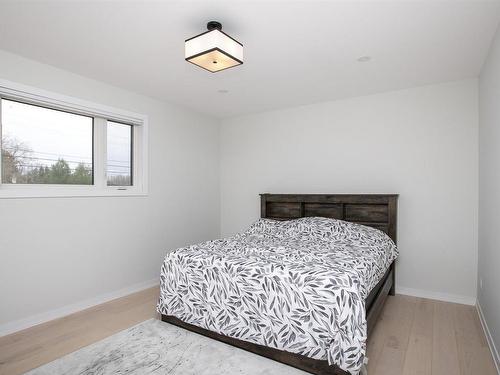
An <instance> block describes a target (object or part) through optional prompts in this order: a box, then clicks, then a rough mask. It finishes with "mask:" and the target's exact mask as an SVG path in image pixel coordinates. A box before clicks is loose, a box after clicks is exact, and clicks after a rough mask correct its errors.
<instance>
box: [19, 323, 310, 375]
mask: <svg viewBox="0 0 500 375" xmlns="http://www.w3.org/2000/svg"><path fill="white" fill-rule="evenodd" d="M27 374H29V375H49V374H50V375H63V374H64V375H66V374H70V375H115V374H129V375H139V374H140V375H147V374H155V375H160V374H161V375H167V374H168V375H181V374H182V375H214V374H217V375H236V374H237V375H304V374H306V373H305V372H303V371H300V370H297V369H294V368H293V367H289V366H286V365H283V364H281V363H278V362H275V361H272V360H270V359H267V358H264V357H260V356H258V355H255V354H252V353H249V352H247V351H244V350H241V349H238V348H235V347H233V346H230V345H227V344H224V343H221V342H219V341H215V340H212V339H209V338H207V337H205V336H201V335H198V334H196V333H193V332H189V331H187V330H184V329H182V328H179V327H176V326H173V325H171V324H168V323H163V322H161V321H159V320H156V319H150V320H147V321H145V322H143V323H141V324H138V325H136V326H134V327H131V328H129V329H127V330H125V331H122V332H119V333H117V334H115V335H113V336H110V337H108V338H106V339H104V340H102V341H99V342H97V343H95V344H92V345H90V346H87V347H85V348H82V349H80V350H78V351H76V352H73V353H71V354H68V355H66V356H65V357H62V358H60V359H57V360H55V361H53V362H50V363H48V364H46V365H43V366H41V367H38V368H36V369H34V370H32V371H30V372H28V373H27Z"/></svg>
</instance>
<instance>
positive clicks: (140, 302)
mask: <svg viewBox="0 0 500 375" xmlns="http://www.w3.org/2000/svg"><path fill="white" fill-rule="evenodd" d="M157 296H158V288H151V289H147V290H145V291H142V292H139V293H135V294H132V295H130V296H127V297H123V298H120V299H117V300H114V301H111V302H108V303H105V304H102V305H99V306H96V307H93V308H90V309H87V310H84V311H81V312H78V313H76V314H72V315H69V316H67V317H64V318H61V319H56V320H54V321H51V322H48V323H45V324H41V325H39V326H36V327H33V328H29V329H27V330H24V331H21V332H17V333H14V334H12V335H9V336H4V337H0V374H1V375H16V374H22V373H24V372H26V371H28V370H30V369H32V368H35V367H38V366H40V365H42V364H44V363H47V362H50V361H52V360H54V359H56V358H59V357H61V356H63V355H65V354H68V353H70V352H73V351H75V350H78V349H80V348H82V347H83V346H86V345H89V344H91V343H93V342H96V341H99V340H101V339H103V338H105V337H107V336H110V335H112V334H114V333H116V332H118V331H120V330H123V329H126V328H128V327H130V326H133V325H135V324H137V323H139V322H141V321H144V320H147V319H149V318H152V317H155V316H157V314H156V312H155V304H156V299H157ZM368 357H369V359H370V360H369V363H368V373H369V375H497V373H496V370H495V366H494V363H493V360H492V358H491V354H490V352H489V349H488V346H487V343H486V339H485V337H484V334H483V331H482V328H481V324H480V322H479V317H478V315H477V312H476V310H475V308H474V307H472V306H465V305H458V304H452V303H446V302H438V301H432V300H426V299H422V298H414V297H408V296H402V295H397V296H395V297H389V298H388V299H387V302H386V304H385V306H384V309H383V312H382V314H381V317H380V320H379V322H378V323H377V325H376V327H375V329H374V331H373V334H372V335H371V337H370V340H369V342H368ZM256 375H258V374H256Z"/></svg>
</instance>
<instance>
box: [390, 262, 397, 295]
mask: <svg viewBox="0 0 500 375" xmlns="http://www.w3.org/2000/svg"><path fill="white" fill-rule="evenodd" d="M391 268H392V286H391V289H389V295H390V296H395V295H396V262H393V263H392V265H391Z"/></svg>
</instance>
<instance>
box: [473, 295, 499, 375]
mask: <svg viewBox="0 0 500 375" xmlns="http://www.w3.org/2000/svg"><path fill="white" fill-rule="evenodd" d="M476 309H477V313H478V314H479V320H480V321H481V325H482V326H483V331H484V335H485V336H486V340H487V341H488V346H489V347H490V351H491V355H492V356H493V362H495V366H496V367H497V372H498V374H499V375H500V355H498V350H497V347H496V346H495V342H494V341H493V336H491V332H490V329H489V327H488V323H486V320H485V319H484V314H483V310H482V309H481V305H480V304H479V301H478V302H477V303H476Z"/></svg>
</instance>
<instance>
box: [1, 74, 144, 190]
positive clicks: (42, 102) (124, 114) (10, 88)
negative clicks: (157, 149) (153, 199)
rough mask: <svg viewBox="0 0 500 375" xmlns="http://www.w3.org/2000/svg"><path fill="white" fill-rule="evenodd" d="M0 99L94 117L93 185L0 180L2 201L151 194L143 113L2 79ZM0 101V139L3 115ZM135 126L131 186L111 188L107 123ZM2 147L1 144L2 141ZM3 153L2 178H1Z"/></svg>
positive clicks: (133, 129)
mask: <svg viewBox="0 0 500 375" xmlns="http://www.w3.org/2000/svg"><path fill="white" fill-rule="evenodd" d="M0 99H7V100H15V101H18V102H22V103H26V104H31V105H36V106H40V107H45V108H49V109H54V110H59V111H64V112H70V113H74V114H78V115H85V116H90V117H92V118H93V163H94V165H93V185H69V184H68V185H60V184H3V183H2V181H1V179H0V199H2V198H45V197H47V198H50V197H106V196H144V195H147V194H148V185H149V183H148V159H149V158H148V153H149V147H148V143H149V140H148V117H147V116H146V115H143V114H138V113H134V112H130V111H127V110H122V109H117V108H113V107H109V106H105V105H101V104H97V103H92V102H89V101H86V100H81V99H77V98H74V97H70V96H66V95H61V94H56V93H53V92H49V91H46V90H42V89H38V88H35V87H31V86H26V85H22V84H18V83H14V82H10V81H7V80H2V79H0ZM1 107H2V106H1V101H0V139H1V135H2V123H1V120H2V113H1V110H2V108H1ZM108 120H109V121H114V122H119V123H122V124H126V125H131V126H132V140H133V141H132V146H131V152H132V160H131V162H132V176H131V177H132V185H131V186H108V185H107V176H106V163H107V149H106V148H107V121H108ZM0 147H1V142H0ZM1 168H2V162H1V153H0V176H1Z"/></svg>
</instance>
